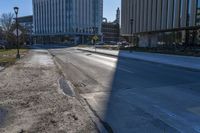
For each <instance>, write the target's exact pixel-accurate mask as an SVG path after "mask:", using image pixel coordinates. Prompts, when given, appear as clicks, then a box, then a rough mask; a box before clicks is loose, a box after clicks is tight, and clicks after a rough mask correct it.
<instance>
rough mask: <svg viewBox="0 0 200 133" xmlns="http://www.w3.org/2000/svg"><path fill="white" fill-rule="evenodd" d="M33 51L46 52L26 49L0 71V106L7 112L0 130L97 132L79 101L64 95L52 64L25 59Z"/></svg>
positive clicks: (9, 132) (11, 132) (7, 132)
mask: <svg viewBox="0 0 200 133" xmlns="http://www.w3.org/2000/svg"><path fill="white" fill-rule="evenodd" d="M35 54H40V56H42V55H45V56H47V55H46V52H40V53H36V52H33V51H32V52H29V55H27V57H25V58H24V59H22V60H21V61H19V62H17V63H16V64H15V65H13V66H11V67H9V68H7V69H5V70H4V71H2V72H0V108H2V109H4V107H6V111H7V114H8V115H4V114H3V116H5V119H4V120H3V123H4V124H3V125H2V127H0V132H1V133H47V132H48V133H91V132H94V133H95V132H97V130H96V128H95V125H94V124H93V122H92V120H91V119H90V117H89V115H88V113H87V112H86V110H85V109H84V108H83V107H82V106H81V104H80V102H79V101H78V100H77V99H76V98H74V97H70V96H66V95H64V94H63V92H62V90H61V89H60V88H59V85H58V82H57V81H58V79H59V78H60V74H59V72H58V70H57V68H56V66H55V65H54V64H52V65H46V66H44V65H40V64H38V63H37V64H34V63H33V64H31V63H30V62H29V61H30V60H31V58H32V57H33V56H34V57H35ZM27 63H28V64H27ZM1 114H2V113H1ZM2 118H3V117H2Z"/></svg>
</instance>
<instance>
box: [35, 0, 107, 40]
mask: <svg viewBox="0 0 200 133" xmlns="http://www.w3.org/2000/svg"><path fill="white" fill-rule="evenodd" d="M33 14H34V15H33V22H34V33H35V36H37V37H39V38H40V40H42V41H46V40H49V41H52V40H51V39H52V38H53V40H54V41H55V40H56V38H57V39H58V38H59V39H61V40H60V41H64V40H63V37H64V38H65V39H66V38H68V39H69V38H70V39H71V40H74V41H77V42H80V41H82V42H84V41H85V40H87V37H88V36H91V35H94V34H96V35H101V23H102V16H103V0H33ZM59 39H58V40H59Z"/></svg>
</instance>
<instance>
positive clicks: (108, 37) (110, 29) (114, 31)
mask: <svg viewBox="0 0 200 133" xmlns="http://www.w3.org/2000/svg"><path fill="white" fill-rule="evenodd" d="M119 23H120V9H119V8H118V9H117V11H116V19H115V21H113V22H108V21H107V19H106V18H104V21H103V22H102V34H103V35H102V37H103V41H104V42H111V41H112V42H117V41H119V39H120V25H119Z"/></svg>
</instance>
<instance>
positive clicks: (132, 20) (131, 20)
mask: <svg viewBox="0 0 200 133" xmlns="http://www.w3.org/2000/svg"><path fill="white" fill-rule="evenodd" d="M133 22H134V19H133V18H131V19H130V24H131V45H132V43H133ZM129 48H130V51H131V47H130V46H129Z"/></svg>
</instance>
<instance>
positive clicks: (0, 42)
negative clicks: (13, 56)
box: [0, 40, 8, 49]
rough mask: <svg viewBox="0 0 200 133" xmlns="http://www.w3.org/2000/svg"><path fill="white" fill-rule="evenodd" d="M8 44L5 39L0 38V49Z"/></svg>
mask: <svg viewBox="0 0 200 133" xmlns="http://www.w3.org/2000/svg"><path fill="white" fill-rule="evenodd" d="M7 46H8V42H7V41H5V40H0V49H6V48H7Z"/></svg>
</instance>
